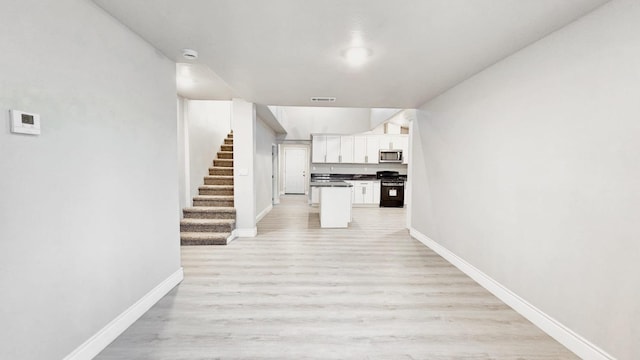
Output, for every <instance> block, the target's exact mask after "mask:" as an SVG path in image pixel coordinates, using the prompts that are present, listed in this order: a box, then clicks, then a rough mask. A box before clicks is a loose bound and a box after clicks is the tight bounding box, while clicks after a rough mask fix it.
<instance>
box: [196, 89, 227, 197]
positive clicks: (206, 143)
mask: <svg viewBox="0 0 640 360" xmlns="http://www.w3.org/2000/svg"><path fill="white" fill-rule="evenodd" d="M184 121H185V123H186V126H185V128H186V133H185V136H186V140H185V144H187V146H188V152H187V154H188V159H189V160H188V170H187V172H188V178H189V182H188V183H189V189H188V191H189V194H190V196H189V197H188V199H187V200H188V201H187V205H186V206H191V203H192V201H193V197H194V196H196V195H198V187H199V186H202V184H203V183H204V177H205V176H207V175H209V168H210V167H212V166H213V159H215V158H216V156H217V153H218V151H220V145H222V143H223V142H224V139H225V138H226V137H227V134H228V133H229V131H230V130H231V123H230V121H231V102H230V101H208V100H185V119H184Z"/></svg>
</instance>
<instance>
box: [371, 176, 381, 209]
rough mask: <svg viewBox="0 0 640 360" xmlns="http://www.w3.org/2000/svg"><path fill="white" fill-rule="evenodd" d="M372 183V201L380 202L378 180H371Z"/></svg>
mask: <svg viewBox="0 0 640 360" xmlns="http://www.w3.org/2000/svg"><path fill="white" fill-rule="evenodd" d="M372 183H373V203H374V204H380V180H378V181H372Z"/></svg>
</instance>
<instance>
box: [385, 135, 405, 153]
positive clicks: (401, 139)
mask: <svg viewBox="0 0 640 360" xmlns="http://www.w3.org/2000/svg"><path fill="white" fill-rule="evenodd" d="M408 145H409V139H408V138H407V135H390V136H389V146H391V147H390V149H393V150H405V149H406V148H407V147H408Z"/></svg>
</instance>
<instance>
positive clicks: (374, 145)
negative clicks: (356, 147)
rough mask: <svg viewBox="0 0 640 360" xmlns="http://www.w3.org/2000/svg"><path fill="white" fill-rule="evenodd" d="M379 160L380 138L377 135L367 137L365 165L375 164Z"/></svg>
mask: <svg viewBox="0 0 640 360" xmlns="http://www.w3.org/2000/svg"><path fill="white" fill-rule="evenodd" d="M379 158H380V137H379V136H378V135H367V157H366V160H367V161H366V164H377V163H378V160H379Z"/></svg>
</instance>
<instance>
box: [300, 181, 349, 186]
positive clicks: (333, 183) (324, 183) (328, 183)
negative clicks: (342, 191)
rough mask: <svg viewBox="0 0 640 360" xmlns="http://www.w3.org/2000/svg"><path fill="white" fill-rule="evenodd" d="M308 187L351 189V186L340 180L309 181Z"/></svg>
mask: <svg viewBox="0 0 640 360" xmlns="http://www.w3.org/2000/svg"><path fill="white" fill-rule="evenodd" d="M309 185H310V186H317V187H353V185H351V184H349V183H346V182H344V181H340V180H315V181H314V180H311V182H310V183H309Z"/></svg>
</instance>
